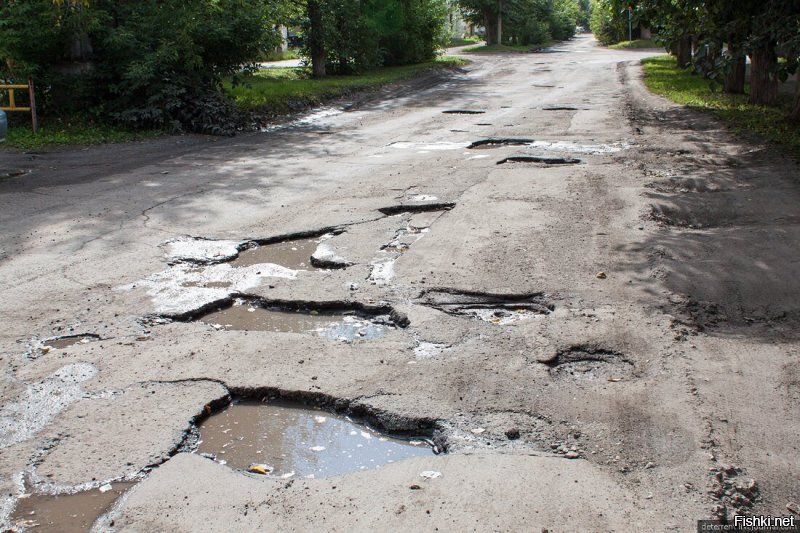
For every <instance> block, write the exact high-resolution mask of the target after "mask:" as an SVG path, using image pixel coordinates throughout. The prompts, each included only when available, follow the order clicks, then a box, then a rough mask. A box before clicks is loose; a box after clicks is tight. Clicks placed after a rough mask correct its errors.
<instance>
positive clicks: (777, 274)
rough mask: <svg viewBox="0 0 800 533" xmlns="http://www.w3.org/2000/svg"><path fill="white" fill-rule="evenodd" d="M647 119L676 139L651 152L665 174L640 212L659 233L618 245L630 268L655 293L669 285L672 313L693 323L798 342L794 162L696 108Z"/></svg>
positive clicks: (798, 194)
mask: <svg viewBox="0 0 800 533" xmlns="http://www.w3.org/2000/svg"><path fill="white" fill-rule="evenodd" d="M646 118H647V119H648V120H650V121H653V120H656V121H657V123H658V127H659V129H661V130H662V133H664V134H666V135H670V136H672V138H671V140H670V142H669V143H667V146H659V147H656V148H653V149H652V150H651V154H650V157H651V160H652V159H654V160H655V162H656V164H655V165H654V167H659V168H660V169H666V170H665V172H663V173H662V174H661V175H658V174H656V175H653V176H651V178H649V180H650V181H649V183H646V184H645V185H646V188H647V189H646V190H647V192H646V193H645V197H646V198H647V200H648V202H649V210H648V212H647V213H646V214H645V215H644V216H645V217H646V218H648V219H650V220H653V221H656V222H657V223H658V224H659V226H660V229H659V230H658V231H656V232H653V233H652V234H650V235H648V236H647V237H645V238H644V239H642V240H641V241H639V242H636V243H631V244H629V245H626V246H621V247H620V248H619V251H620V252H622V253H624V254H625V256H626V257H627V263H626V264H625V268H626V269H628V270H630V271H631V272H632V273H633V274H634V275H635V276H636V277H638V279H639V281H640V282H641V283H644V284H645V285H646V286H647V287H649V292H650V293H651V294H656V293H659V292H660V291H662V290H663V289H664V288H666V289H667V290H668V291H669V294H670V298H669V304H668V305H667V306H666V308H667V309H666V310H667V311H668V312H670V313H671V314H673V315H674V316H676V319H677V322H678V323H680V324H683V325H685V326H688V327H689V328H690V329H697V330H701V331H706V332H708V333H710V334H714V335H722V336H746V337H751V338H758V339H761V340H764V341H767V340H775V339H790V340H796V339H798V338H800V246H798V243H800V181H798V179H797V176H798V174H797V165H798V162H797V161H796V160H794V159H792V158H790V157H788V156H785V155H783V154H781V153H780V152H778V151H777V150H776V149H773V148H768V147H766V148H765V147H763V146H761V145H760V144H754V145H752V146H751V145H748V144H746V143H745V142H743V141H742V140H741V139H737V140H735V141H732V140H731V137H730V135H729V134H728V133H726V132H725V131H724V130H721V129H720V125H719V124H718V123H716V122H715V121H714V120H713V119H712V118H711V117H708V116H705V115H702V114H700V113H697V112H693V111H690V110H685V109H681V108H678V109H672V110H670V111H659V112H655V111H654V112H652V113H650V114H649V116H647V117H646ZM672 146H675V147H676V148H675V149H671V148H670V147H672ZM646 164H647V163H646Z"/></svg>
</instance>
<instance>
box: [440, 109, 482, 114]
mask: <svg viewBox="0 0 800 533" xmlns="http://www.w3.org/2000/svg"><path fill="white" fill-rule="evenodd" d="M442 113H444V114H445V115H483V114H484V113H486V111H481V110H478V109H447V110H445V111H442Z"/></svg>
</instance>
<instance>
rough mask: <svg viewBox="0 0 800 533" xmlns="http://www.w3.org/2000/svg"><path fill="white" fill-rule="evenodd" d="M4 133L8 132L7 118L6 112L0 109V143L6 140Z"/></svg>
mask: <svg viewBox="0 0 800 533" xmlns="http://www.w3.org/2000/svg"><path fill="white" fill-rule="evenodd" d="M6 131H8V118H7V117H6V112H5V111H3V110H2V109H0V143H1V142H3V141H5V140H6Z"/></svg>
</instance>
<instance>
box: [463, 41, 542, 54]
mask: <svg viewBox="0 0 800 533" xmlns="http://www.w3.org/2000/svg"><path fill="white" fill-rule="evenodd" d="M550 44H552V43H540V44H525V45H516V44H515V45H507V44H482V45H479V46H470V47H469V48H464V50H463V52H466V53H469V54H519V53H524V52H533V51H534V50H538V49H539V48H544V47H545V46H549V45H550Z"/></svg>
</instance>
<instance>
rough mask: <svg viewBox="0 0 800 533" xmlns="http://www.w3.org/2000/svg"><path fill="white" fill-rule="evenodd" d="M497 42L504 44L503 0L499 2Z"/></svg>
mask: <svg viewBox="0 0 800 533" xmlns="http://www.w3.org/2000/svg"><path fill="white" fill-rule="evenodd" d="M497 44H503V0H499V1H498V2H497Z"/></svg>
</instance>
